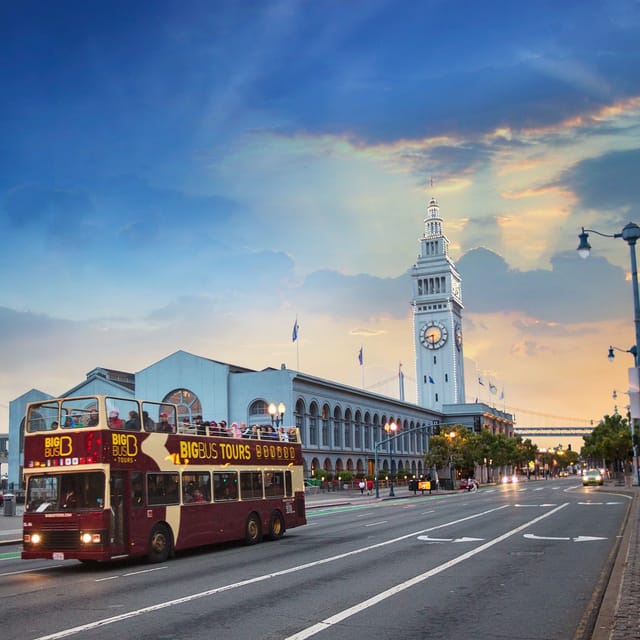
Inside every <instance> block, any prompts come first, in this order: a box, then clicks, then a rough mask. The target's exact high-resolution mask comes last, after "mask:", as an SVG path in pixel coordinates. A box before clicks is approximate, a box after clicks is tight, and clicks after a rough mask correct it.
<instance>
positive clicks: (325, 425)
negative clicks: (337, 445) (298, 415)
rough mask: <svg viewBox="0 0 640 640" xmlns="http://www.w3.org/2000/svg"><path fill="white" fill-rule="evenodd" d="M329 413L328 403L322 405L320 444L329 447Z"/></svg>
mask: <svg viewBox="0 0 640 640" xmlns="http://www.w3.org/2000/svg"><path fill="white" fill-rule="evenodd" d="M330 415H331V412H330V409H329V405H328V404H325V405H323V406H322V416H321V419H322V446H323V447H330V446H331V442H330V440H329V416H330Z"/></svg>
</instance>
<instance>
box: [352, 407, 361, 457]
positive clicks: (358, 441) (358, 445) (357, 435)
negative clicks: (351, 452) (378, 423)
mask: <svg viewBox="0 0 640 640" xmlns="http://www.w3.org/2000/svg"><path fill="white" fill-rule="evenodd" d="M353 446H354V447H355V448H356V449H362V414H361V413H360V410H359V409H358V411H356V427H355V438H354V443H353Z"/></svg>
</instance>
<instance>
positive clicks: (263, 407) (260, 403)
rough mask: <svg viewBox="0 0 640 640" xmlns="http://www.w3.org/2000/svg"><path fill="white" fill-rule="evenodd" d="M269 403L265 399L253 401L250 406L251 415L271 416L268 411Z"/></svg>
mask: <svg viewBox="0 0 640 640" xmlns="http://www.w3.org/2000/svg"><path fill="white" fill-rule="evenodd" d="M267 408H268V406H267V403H266V402H265V401H264V400H256V401H255V402H252V403H251V405H250V407H249V415H250V416H260V417H264V416H267V417H268V416H269V412H268V411H267Z"/></svg>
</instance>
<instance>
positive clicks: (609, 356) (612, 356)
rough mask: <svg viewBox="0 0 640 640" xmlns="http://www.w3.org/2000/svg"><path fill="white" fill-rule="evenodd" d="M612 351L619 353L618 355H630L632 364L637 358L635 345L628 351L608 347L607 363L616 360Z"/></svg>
mask: <svg viewBox="0 0 640 640" xmlns="http://www.w3.org/2000/svg"><path fill="white" fill-rule="evenodd" d="M614 351H619V352H620V353H630V354H631V355H632V356H633V361H634V362H635V361H636V358H637V356H638V350H637V349H636V345H635V344H634V345H633V347H631V348H630V349H620V347H614V346H613V345H610V346H609V353H608V354H607V358H608V359H609V362H613V361H614V360H615V358H616V354H615V353H614Z"/></svg>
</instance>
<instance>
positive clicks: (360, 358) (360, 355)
mask: <svg viewBox="0 0 640 640" xmlns="http://www.w3.org/2000/svg"><path fill="white" fill-rule="evenodd" d="M358 362H359V363H360V365H362V364H363V363H364V356H363V354H362V347H360V351H359V352H358Z"/></svg>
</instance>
